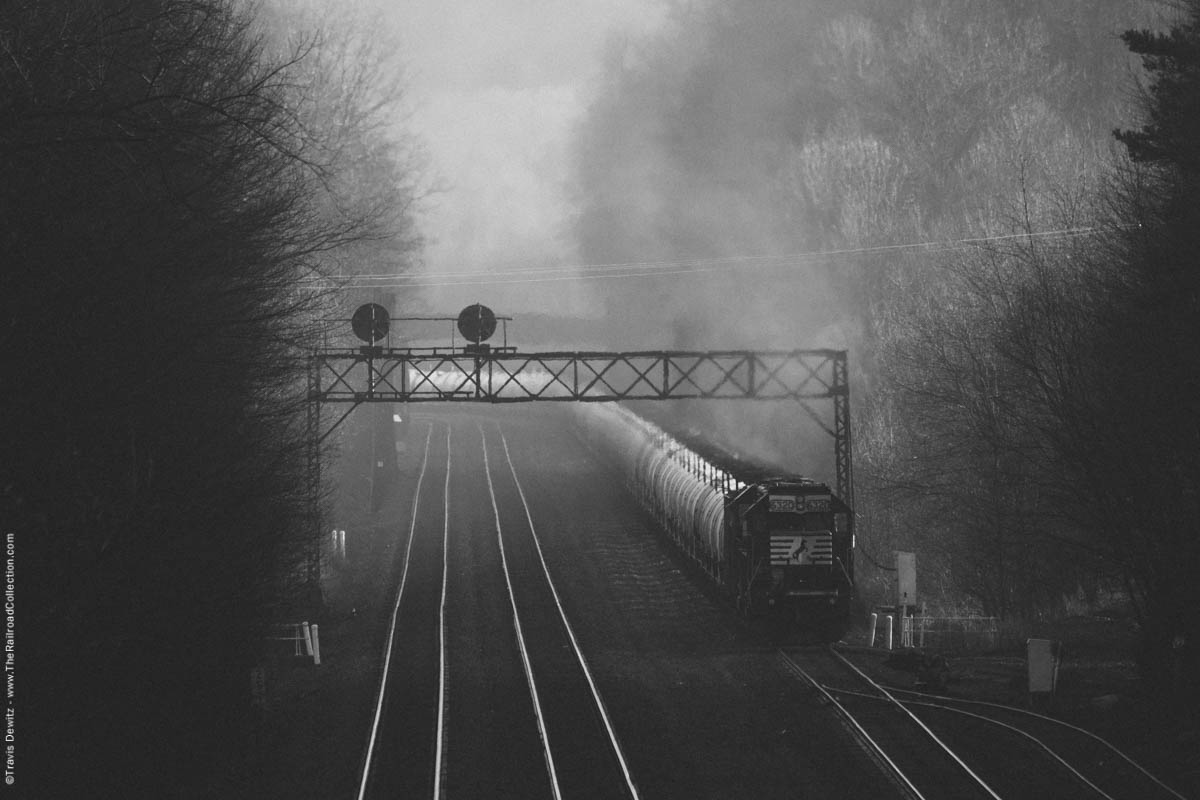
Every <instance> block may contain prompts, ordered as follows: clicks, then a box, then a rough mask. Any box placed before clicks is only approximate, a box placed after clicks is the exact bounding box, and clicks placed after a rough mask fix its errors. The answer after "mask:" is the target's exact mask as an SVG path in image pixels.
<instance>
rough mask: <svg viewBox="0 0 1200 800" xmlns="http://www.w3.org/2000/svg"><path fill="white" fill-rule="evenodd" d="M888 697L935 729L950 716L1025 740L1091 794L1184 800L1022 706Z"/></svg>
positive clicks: (899, 692)
mask: <svg viewBox="0 0 1200 800" xmlns="http://www.w3.org/2000/svg"><path fill="white" fill-rule="evenodd" d="M890 691H891V692H892V694H893V695H895V696H896V697H897V698H898V699H900V700H901V701H902V702H903V703H904V704H905V705H906V706H908V707H909V708H910V709H912V710H913V711H915V712H916V713H917V714H918V715H919V716H920V717H921V718H922V719H924V720H925V721H926V722H927V723H928V724H929V725H931V726H933V727H934V729H935V730H936V729H937V728H938V726H939V725H941V724H943V722H944V721H945V720H946V719H947V718H949V717H953V716H959V717H967V718H971V719H975V720H978V721H981V722H983V723H984V724H985V725H988V726H991V727H992V728H993V729H994V730H999V731H1003V732H1005V734H1006V735H1012V736H1016V737H1021V738H1025V739H1027V740H1031V741H1034V742H1036V743H1037V745H1038V746H1039V747H1040V748H1042V749H1044V751H1045V752H1046V757H1047V758H1049V759H1051V760H1054V761H1061V762H1062V764H1063V766H1064V767H1065V768H1067V769H1069V770H1072V771H1073V772H1074V773H1075V774H1076V775H1077V776H1078V779H1079V781H1080V782H1082V783H1085V784H1087V785H1088V786H1090V787H1091V788H1092V789H1093V794H1092V795H1091V796H1093V797H1101V798H1110V800H1186V798H1185V797H1184V795H1182V794H1180V793H1179V792H1177V791H1175V790H1174V789H1173V788H1171V787H1170V786H1168V785H1167V784H1166V783H1164V782H1163V781H1161V780H1159V778H1158V777H1156V776H1155V775H1153V774H1152V773H1151V772H1150V771H1149V770H1147V769H1145V768H1144V767H1142V766H1141V765H1140V764H1138V763H1137V762H1135V761H1134V760H1133V759H1132V758H1130V757H1129V756H1128V755H1126V754H1125V753H1123V752H1121V751H1120V750H1119V749H1117V748H1116V747H1115V746H1113V745H1112V744H1110V743H1109V742H1107V741H1105V740H1104V739H1102V738H1100V737H1099V736H1096V735H1095V734H1093V733H1091V732H1089V731H1086V730H1084V729H1082V728H1079V727H1076V726H1074V725H1071V724H1069V723H1066V722H1063V721H1062V720H1058V719H1054V718H1053V717H1048V716H1045V715H1043V714H1038V713H1035V712H1032V711H1028V710H1026V709H1022V708H1014V707H1012V706H1006V705H1000V704H997V703H985V702H979V701H974V700H964V699H961V698H954V697H945V696H940V695H929V694H923V693H920V692H913V691H910V690H907V689H890Z"/></svg>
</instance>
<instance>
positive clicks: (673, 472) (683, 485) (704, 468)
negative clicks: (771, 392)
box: [576, 403, 854, 640]
mask: <svg viewBox="0 0 1200 800" xmlns="http://www.w3.org/2000/svg"><path fill="white" fill-rule="evenodd" d="M576 416H577V420H576V421H577V430H578V431H579V433H580V437H581V438H582V439H583V440H584V441H585V442H586V443H587V444H588V445H589V446H590V447H591V448H592V449H593V450H594V451H596V452H598V453H599V454H600V455H601V456H602V457H603V458H605V459H606V460H608V461H609V462H611V463H613V464H614V465H615V466H616V468H617V469H618V470H619V471H620V472H621V473H622V475H623V476H624V479H625V483H626V485H627V487H628V488H629V490H630V491H631V492H632V493H633V494H634V496H635V497H637V499H638V500H639V502H641V504H642V505H643V506H644V507H645V508H646V509H647V510H648V511H649V512H650V513H651V514H652V515H653V516H654V518H655V519H656V520H657V521H658V523H659V524H660V525H661V526H662V528H663V530H664V531H665V532H666V534H667V535H668V536H669V537H670V539H671V540H672V541H673V542H674V544H675V545H676V546H677V547H678V548H679V549H680V550H681V551H682V552H683V553H684V555H686V556H687V557H688V558H689V559H691V560H692V561H693V562H695V563H696V564H697V565H698V566H699V567H700V569H701V570H703V572H704V574H705V575H707V576H708V578H709V579H711V580H712V582H713V583H715V584H716V586H717V587H718V588H719V590H720V591H721V592H722V593H723V594H724V595H725V596H726V597H728V598H729V600H730V601H731V602H732V603H733V604H734V605H735V606H736V608H737V610H738V611H739V612H740V613H741V614H742V615H743V616H746V617H749V618H762V619H765V620H767V621H768V622H769V623H770V629H771V630H772V631H773V632H775V633H776V634H783V635H793V634H795V635H801V636H804V637H806V638H814V637H815V638H819V639H822V640H832V639H837V638H838V637H840V636H841V635H842V633H844V632H845V630H846V628H847V626H848V624H849V616H850V603H851V598H852V596H853V592H854V535H853V528H852V524H853V517H852V511H851V509H850V508H849V507H848V506H847V505H846V504H845V503H843V502H842V501H841V500H840V499H839V498H838V497H836V496H835V495H834V493H833V492H832V491H830V488H829V486H827V485H826V484H823V483H818V482H815V481H811V480H808V479H806V478H803V477H800V476H797V475H790V474H784V473H782V472H781V471H780V470H777V469H772V468H771V467H768V466H765V465H762V464H759V463H756V462H751V461H748V460H746V459H743V458H740V457H737V456H735V455H733V454H732V453H729V452H727V451H724V450H721V449H719V448H717V447H714V446H712V445H710V444H707V443H705V442H702V441H699V440H689V441H688V443H686V444H685V442H684V441H682V440H681V439H679V438H676V437H674V436H671V435H669V434H667V433H666V432H665V431H663V430H662V429H660V428H659V427H657V426H656V425H654V424H652V423H651V422H649V421H647V420H645V419H643V418H641V417H639V416H637V415H636V414H634V413H633V412H631V411H629V410H628V409H625V408H622V407H620V406H617V405H614V404H612V403H586V404H580V405H578V406H576Z"/></svg>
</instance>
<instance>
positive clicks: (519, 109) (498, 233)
mask: <svg viewBox="0 0 1200 800" xmlns="http://www.w3.org/2000/svg"><path fill="white" fill-rule="evenodd" d="M384 7H385V8H386V15H387V17H386V18H387V19H388V20H389V21H390V22H391V23H392V24H393V25H394V27H395V33H396V35H397V38H398V40H399V41H400V42H401V43H402V45H403V55H404V57H403V61H404V62H405V64H406V68H407V70H408V74H409V87H410V97H411V100H412V102H413V106H414V113H413V115H412V118H411V120H410V123H409V124H410V125H411V128H412V130H413V131H414V132H415V133H416V134H417V135H418V136H420V137H421V138H422V139H423V140H424V142H425V145H426V147H427V149H428V153H429V156H430V168H431V170H432V172H433V173H434V175H435V176H436V179H437V181H438V183H439V185H440V191H438V192H437V193H436V194H435V195H434V196H432V197H430V198H429V199H428V201H427V202H426V203H425V207H424V209H423V212H422V218H421V223H422V229H423V233H424V235H425V236H426V238H427V241H428V244H427V247H426V250H425V252H424V256H423V265H422V269H421V271H422V273H423V274H425V275H427V276H429V280H428V281H425V282H424V283H427V284H434V285H427V286H423V287H422V293H423V296H424V297H425V300H426V305H427V307H428V308H430V309H433V310H437V311H446V312H455V313H456V312H457V310H458V309H459V308H462V307H463V306H465V305H469V304H471V303H475V302H482V303H484V304H486V305H489V306H490V307H492V308H494V309H495V310H496V311H497V313H505V314H518V313H519V312H521V311H526V312H541V313H551V314H560V315H561V314H591V315H596V314H597V313H598V312H597V311H596V306H595V302H594V299H593V295H592V293H591V291H590V290H589V289H588V288H587V287H585V286H583V285H582V284H581V283H580V282H578V281H574V280H561V278H566V277H569V276H570V273H569V272H556V273H555V274H554V278H555V279H554V280H550V281H545V280H539V281H537V282H520V283H507V282H496V283H491V282H488V280H489V277H488V276H490V275H493V274H494V275H496V276H499V277H498V278H497V280H498V281H505V280H506V279H505V277H504V274H505V273H509V276H508V278H507V280H511V279H512V277H513V276H512V275H511V273H512V271H513V270H518V269H528V268H547V267H551V268H557V267H563V266H570V265H573V264H577V263H579V261H580V255H579V248H578V246H577V244H576V243H575V241H574V237H573V232H572V230H571V220H572V217H573V215H574V210H573V208H572V206H571V203H570V199H569V196H568V191H567V186H568V182H569V171H570V163H571V150H572V143H571V137H572V133H573V131H574V129H575V127H576V126H577V124H578V122H579V119H580V116H581V115H582V114H583V112H584V110H585V109H586V108H587V106H588V105H589V103H590V102H591V100H592V94H593V92H594V90H595V87H596V85H597V84H598V81H599V75H600V69H601V66H602V56H603V54H604V52H605V47H606V43H608V42H611V41H617V40H620V39H622V38H624V37H636V36H643V35H647V34H648V33H650V32H651V31H654V30H655V29H656V28H658V27H659V26H660V25H661V24H662V21H663V19H664V16H665V9H664V4H663V3H662V2H661V0H603V1H602V2H588V3H581V4H577V3H559V2H550V0H541V1H540V2H539V1H537V0H534V1H532V2H531V1H530V0H505V1H504V2H492V1H491V0H470V1H469V2H455V3H453V4H442V3H432V2H428V0H404V1H403V2H397V3H387V4H385V6H384ZM464 273H465V275H464ZM526 277H529V276H526ZM446 283H458V284H465V285H453V286H451V285H436V284H446ZM518 329H519V328H518Z"/></svg>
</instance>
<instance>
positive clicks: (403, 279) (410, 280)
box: [307, 227, 1100, 288]
mask: <svg viewBox="0 0 1200 800" xmlns="http://www.w3.org/2000/svg"><path fill="white" fill-rule="evenodd" d="M1099 231H1100V229H1099V228H1095V227H1081V228H1063V229H1058V230H1049V231H1033V232H1026V233H1011V234H997V235H992V236H975V237H964V238H960V239H948V240H930V241H920V242H904V243H897V244H884V245H873V246H870V247H850V248H838V249H832V250H809V251H802V252H798V253H787V254H778V255H771V254H755V255H748V254H747V255H734V256H723V257H719V258H691V259H670V260H659V261H625V262H610V263H593V264H575V265H556V266H547V267H522V268H519V269H513V270H506V271H504V272H489V271H482V270H472V271H462V272H444V273H439V274H437V275H428V274H421V275H412V274H408V275H405V274H394V273H365V274H355V275H345V276H324V277H313V278H309V279H307V280H309V281H325V282H331V283H340V284H342V285H346V286H361V287H369V288H393V287H395V288H400V287H404V288H417V287H441V286H468V285H487V284H522V283H550V282H561V281H579V280H607V279H615V278H644V277H659V276H667V275H685V274H695V273H705V272H716V271H720V270H726V269H742V268H748V267H768V268H770V267H788V266H799V265H801V264H804V263H811V262H815V261H822V260H829V259H833V258H844V257H847V256H861V255H871V254H879V253H889V252H903V251H912V250H924V251H926V252H941V251H946V250H963V249H970V248H978V247H983V246H985V245H988V244H992V243H996V242H1002V241H1012V240H1017V239H1025V240H1031V239H1050V238H1077V237H1081V236H1090V235H1093V234H1095V233H1098V232H1099Z"/></svg>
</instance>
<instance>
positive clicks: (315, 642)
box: [312, 622, 321, 667]
mask: <svg viewBox="0 0 1200 800" xmlns="http://www.w3.org/2000/svg"><path fill="white" fill-rule="evenodd" d="M312 657H313V664H314V665H315V666H318V667H319V666H320V665H321V637H320V636H319V635H318V634H317V623H315V622H314V623H313V625H312Z"/></svg>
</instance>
